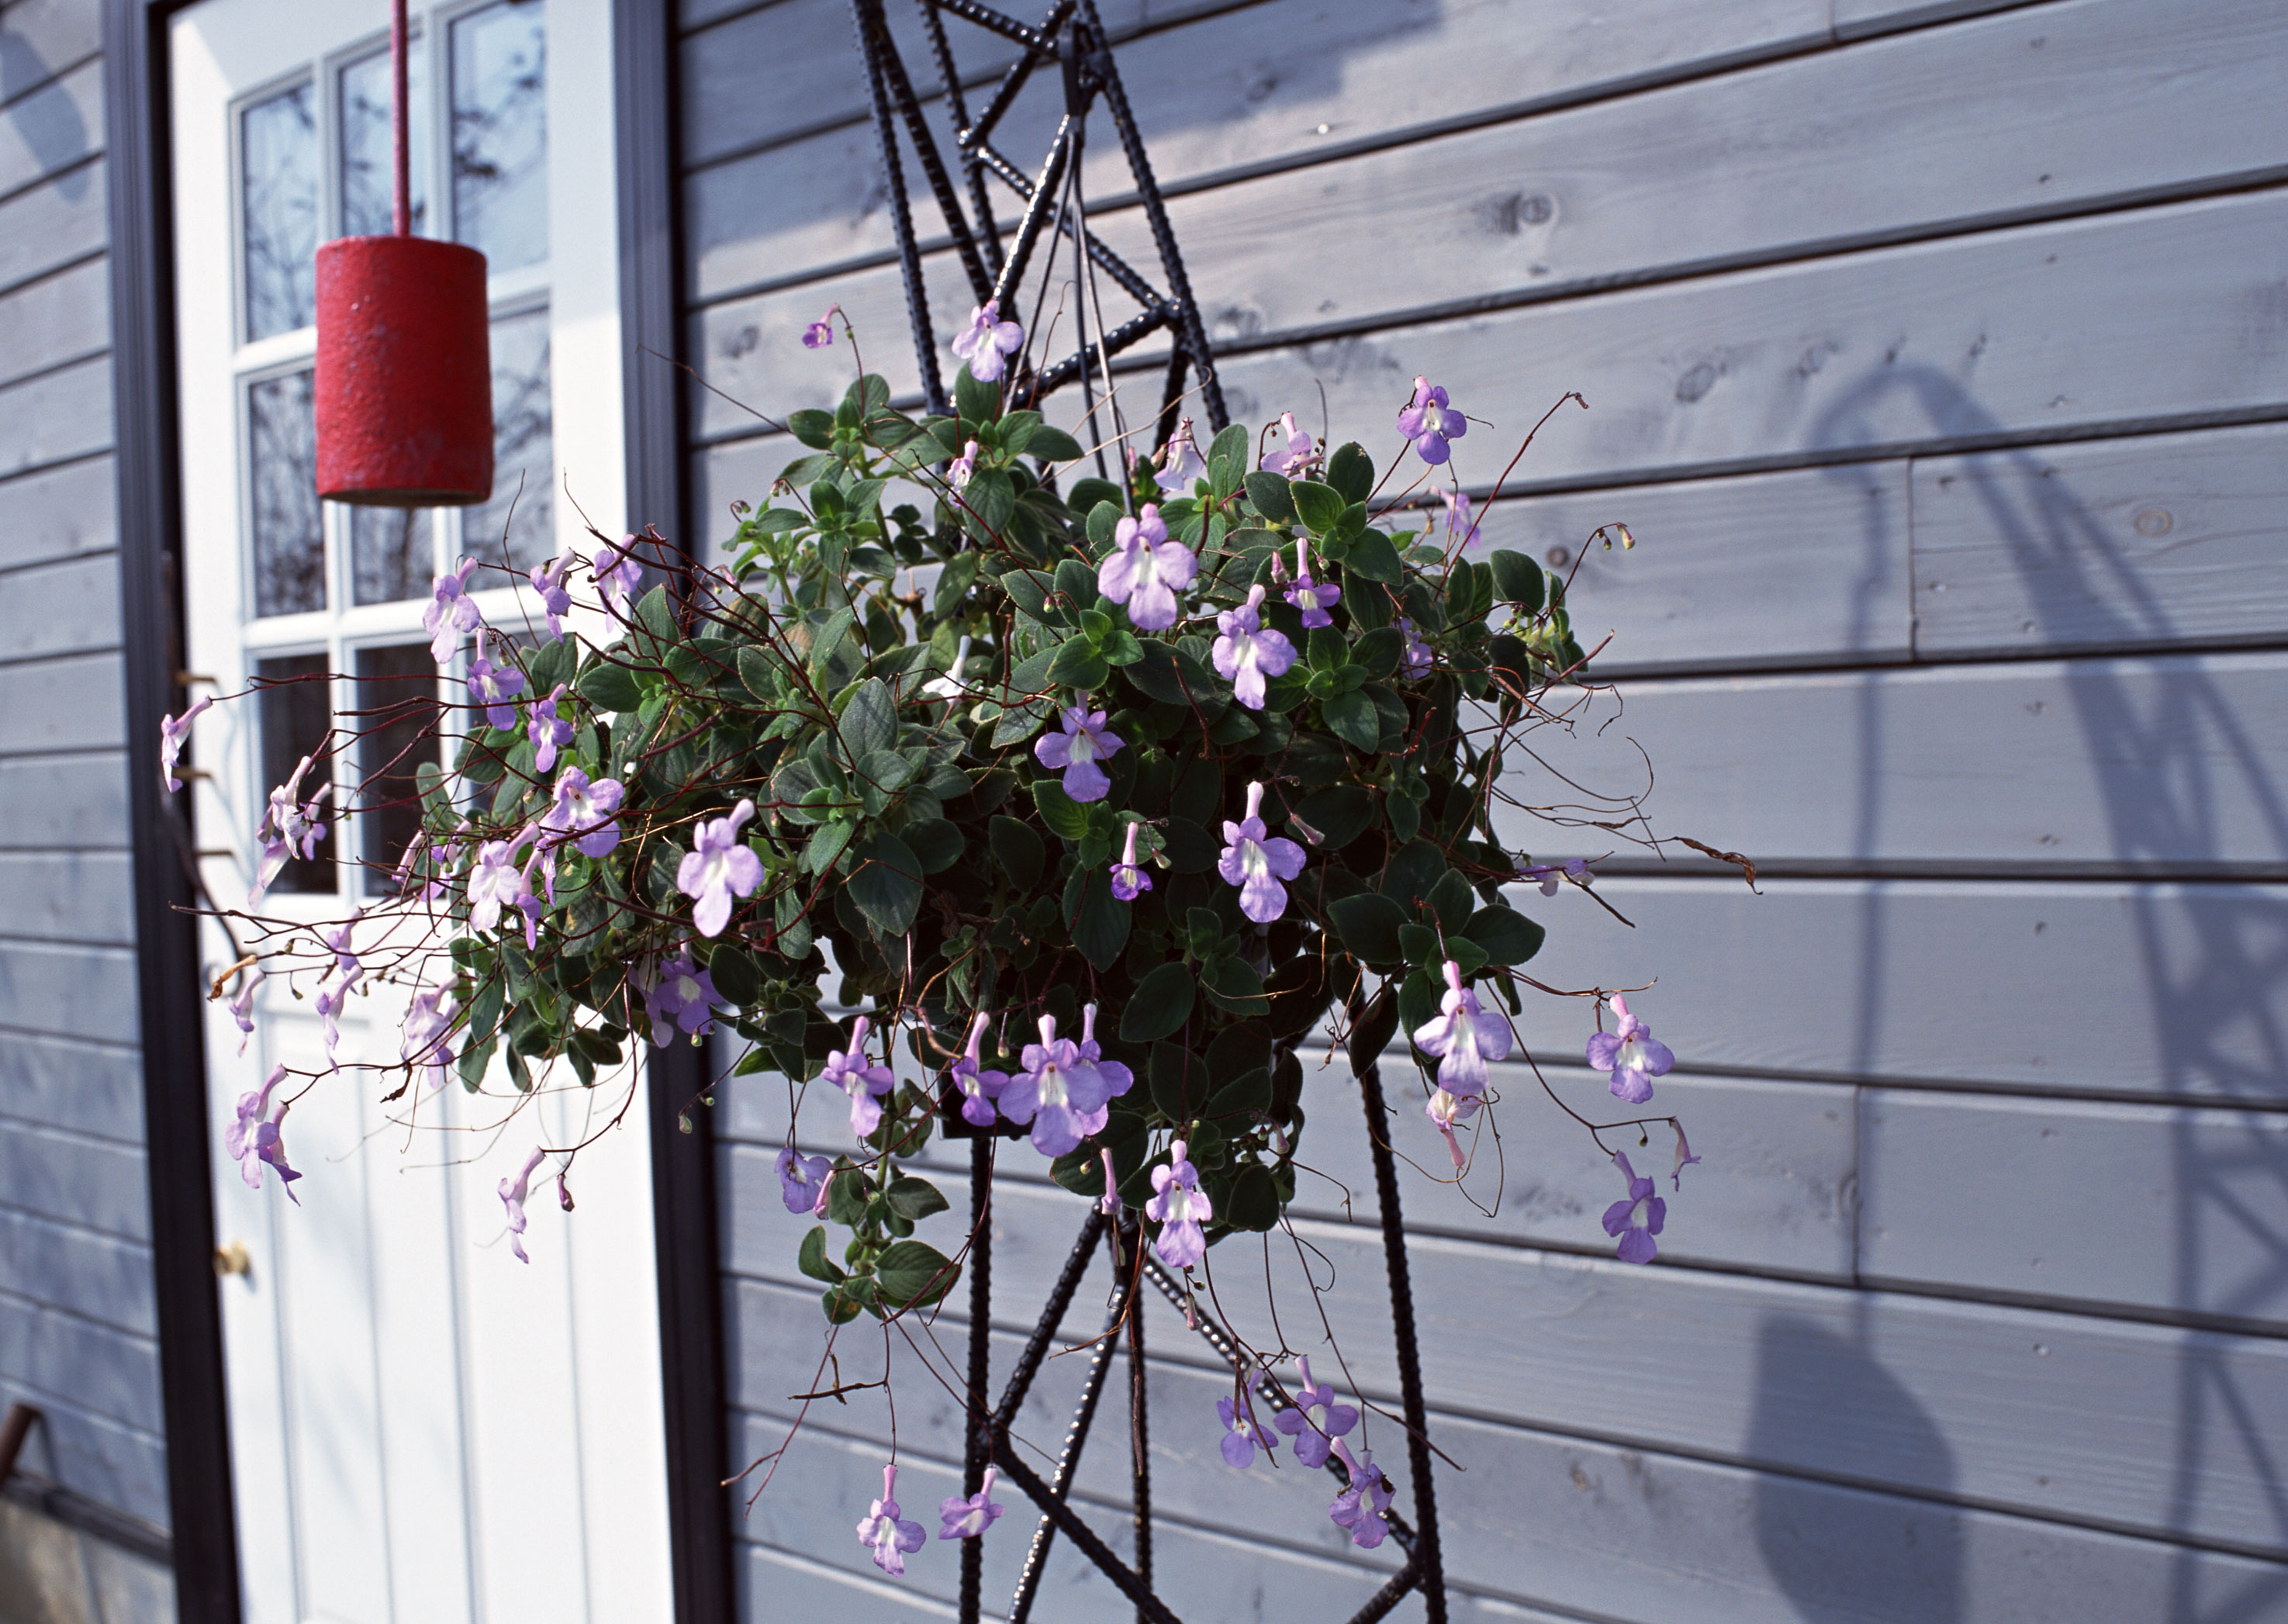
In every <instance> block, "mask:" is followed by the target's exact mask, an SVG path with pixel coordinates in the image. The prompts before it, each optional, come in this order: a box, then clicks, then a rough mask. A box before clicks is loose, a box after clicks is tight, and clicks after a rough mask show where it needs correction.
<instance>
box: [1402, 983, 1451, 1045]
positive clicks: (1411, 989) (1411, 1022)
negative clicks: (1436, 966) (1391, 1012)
mask: <svg viewBox="0 0 2288 1624" xmlns="http://www.w3.org/2000/svg"><path fill="white" fill-rule="evenodd" d="M1445 994H1446V978H1445V977H1444V976H1443V974H1442V973H1441V972H1440V971H1438V970H1430V969H1427V968H1425V969H1422V970H1412V971H1410V972H1409V973H1408V975H1407V978H1406V979H1405V980H1404V981H1402V982H1401V983H1400V984H1399V988H1398V1024H1399V1026H1400V1027H1401V1028H1402V1029H1403V1030H1405V1031H1407V1032H1415V1031H1418V1030H1420V1029H1421V1027H1422V1026H1424V1025H1425V1024H1426V1023H1427V1022H1429V1021H1431V1020H1433V1019H1434V1018H1436V1017H1437V1014H1438V1002H1439V1000H1440V999H1442V998H1443V997H1444V996H1445Z"/></svg>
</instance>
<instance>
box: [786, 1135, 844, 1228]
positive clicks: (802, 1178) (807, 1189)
mask: <svg viewBox="0 0 2288 1624" xmlns="http://www.w3.org/2000/svg"><path fill="white" fill-rule="evenodd" d="M833 1173H834V1164H833V1163H832V1162H831V1161H828V1160H827V1159H826V1158H825V1157H823V1156H806V1155H803V1154H802V1153H799V1152H798V1151H797V1150H796V1149H795V1147H794V1146H793V1145H782V1146H780V1147H779V1199H780V1200H783V1201H784V1202H785V1203H786V1209H787V1210H788V1211H789V1212H790V1213H794V1214H795V1215H797V1216H800V1215H801V1214H803V1213H809V1214H810V1215H812V1216H814V1217H815V1216H819V1215H821V1214H822V1213H824V1212H825V1211H826V1181H827V1180H828V1179H829V1178H830V1177H831V1176H833Z"/></svg>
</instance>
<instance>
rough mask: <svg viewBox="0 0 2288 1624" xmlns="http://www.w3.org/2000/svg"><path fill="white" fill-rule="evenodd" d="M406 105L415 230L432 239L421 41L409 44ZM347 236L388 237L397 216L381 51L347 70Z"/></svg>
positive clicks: (385, 59) (385, 55) (344, 101)
mask: <svg viewBox="0 0 2288 1624" xmlns="http://www.w3.org/2000/svg"><path fill="white" fill-rule="evenodd" d="M405 54H406V61H405V105H406V107H407V108H408V110H409V114H408V115H409V117H410V118H411V120H412V129H411V131H410V132H409V133H410V137H411V140H410V145H411V147H412V149H413V152H412V167H413V174H412V188H411V189H412V194H413V197H412V202H413V232H414V234H415V235H416V236H426V235H428V229H427V227H428V222H429V87H428V85H427V83H425V73H424V68H423V63H424V62H425V60H426V57H425V55H424V53H423V52H422V51H421V50H420V48H419V42H418V41H409V42H408V48H407V51H406V53H405ZM341 109H342V234H343V235H344V236H346V237H382V236H387V235H388V234H390V233H391V232H392V231H394V230H395V229H396V227H397V221H396V216H395V212H394V205H395V201H396V199H395V192H396V186H397V182H396V177H395V175H394V173H393V170H394V168H395V165H396V162H397V154H396V147H395V144H394V142H393V139H392V137H391V135H390V129H389V52H388V51H376V52H375V53H374V54H373V55H371V56H369V57H361V58H360V59H358V60H357V61H354V62H353V63H351V64H350V65H349V66H348V67H345V68H343V69H342V78H341Z"/></svg>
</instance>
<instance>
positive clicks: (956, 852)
mask: <svg viewBox="0 0 2288 1624" xmlns="http://www.w3.org/2000/svg"><path fill="white" fill-rule="evenodd" d="M901 838H902V839H903V840H904V841H905V843H906V844H907V845H908V846H909V847H910V849H911V850H912V852H913V854H914V856H915V857H916V858H917V859H918V860H919V861H920V863H921V866H922V872H923V873H924V874H942V873H944V872H945V871H946V870H947V869H949V868H950V867H953V866H954V864H956V863H957V862H959V861H960V860H961V853H962V851H963V849H964V848H965V845H966V844H967V843H966V842H965V841H964V840H963V839H962V837H961V831H960V830H959V829H958V828H955V827H954V826H953V824H951V823H950V822H949V821H948V820H945V819H943V818H930V819H926V820H923V821H922V822H920V823H909V824H908V825H906V827H905V831H904V833H903V835H902V836H901Z"/></svg>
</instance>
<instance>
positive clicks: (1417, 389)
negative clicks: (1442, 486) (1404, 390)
mask: <svg viewBox="0 0 2288 1624" xmlns="http://www.w3.org/2000/svg"><path fill="white" fill-rule="evenodd" d="M1398 432H1400V433H1401V434H1403V435H1405V436H1406V438H1407V439H1409V440H1412V441H1413V442H1414V449H1415V450H1416V451H1417V452H1418V453H1419V454H1420V455H1421V457H1422V460H1423V461H1424V462H1426V463H1430V464H1431V465H1432V466H1436V465H1437V464H1438V463H1442V462H1444V461H1445V460H1446V459H1447V458H1448V457H1449V456H1451V455H1453V453H1452V449H1451V448H1450V447H1449V446H1448V445H1447V443H1446V442H1447V441H1448V440H1459V439H1461V438H1462V436H1463V435H1465V434H1466V433H1468V432H1470V424H1469V422H1468V420H1467V419H1466V418H1465V417H1464V416H1462V414H1461V413H1459V412H1458V411H1456V410H1455V409H1454V408H1452V407H1450V406H1449V405H1448V404H1447V403H1446V392H1445V391H1444V390H1442V389H1441V388H1440V387H1438V385H1437V384H1434V383H1432V382H1431V381H1430V380H1429V379H1428V378H1426V377H1418V378H1416V379H1415V380H1414V399H1413V400H1412V401H1411V402H1410V404H1409V405H1408V406H1407V408H1406V409H1405V410H1404V411H1402V412H1401V413H1399V414H1398Z"/></svg>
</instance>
